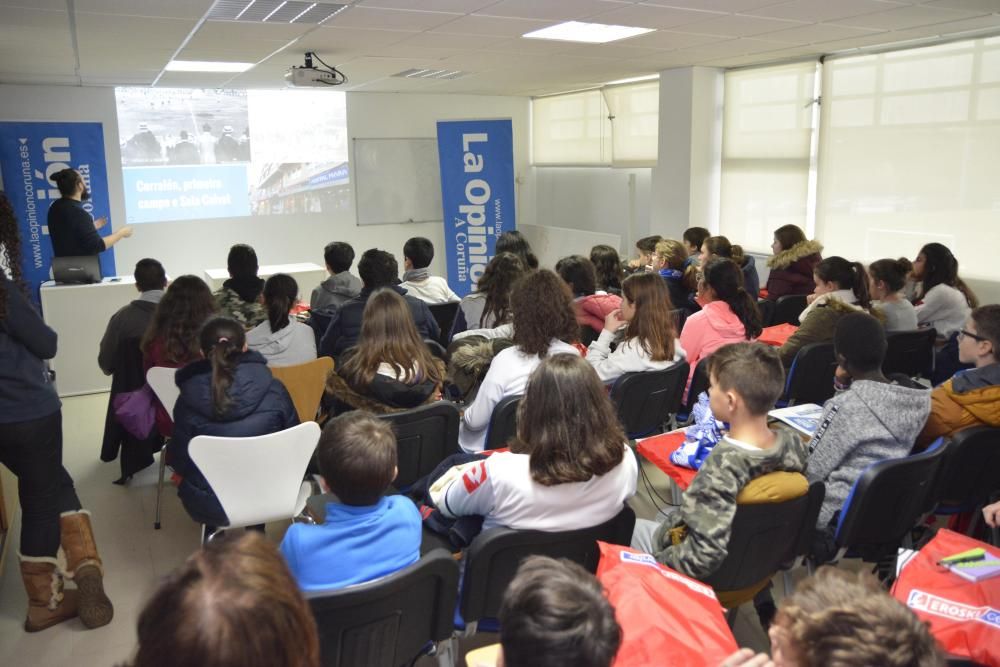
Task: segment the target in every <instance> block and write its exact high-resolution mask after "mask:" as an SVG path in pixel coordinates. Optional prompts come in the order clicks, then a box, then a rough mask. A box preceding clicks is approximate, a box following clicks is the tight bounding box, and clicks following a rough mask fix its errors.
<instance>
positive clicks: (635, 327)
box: [587, 273, 685, 382]
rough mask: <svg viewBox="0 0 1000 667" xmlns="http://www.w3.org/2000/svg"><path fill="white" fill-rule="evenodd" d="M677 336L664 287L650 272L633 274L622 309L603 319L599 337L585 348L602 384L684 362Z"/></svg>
mask: <svg viewBox="0 0 1000 667" xmlns="http://www.w3.org/2000/svg"><path fill="white" fill-rule="evenodd" d="M676 336H677V334H676V332H675V330H674V318H673V316H672V315H671V314H670V293H669V292H668V291H667V286H666V284H665V283H664V282H663V281H662V280H660V278H659V277H658V276H656V275H654V274H652V273H636V274H633V275H631V276H629V277H628V278H626V279H625V283H624V284H623V285H622V306H621V309H620V310H616V311H614V312H611V313H609V314H608V316H607V317H606V318H605V320H604V329H603V330H602V331H601V335H600V336H598V337H597V340H595V341H594V342H593V343H591V344H590V347H589V348H588V349H587V361H589V362H590V364H591V365H592V366H593V367H594V370H596V371H597V376H598V377H599V378H601V381H602V382H613V381H614V380H617V379H618V378H619V377H621V376H622V375H624V374H625V373H638V372H642V371H662V370H665V369H667V368H670V367H671V366H673V365H674V364H676V363H678V362H680V361H682V360H683V359H684V354H685V351H684V350H683V349H681V346H680V345H678V344H677V339H676ZM615 341H617V347H616V348H615V349H614V351H612V350H611V344H612V343H614V342H615Z"/></svg>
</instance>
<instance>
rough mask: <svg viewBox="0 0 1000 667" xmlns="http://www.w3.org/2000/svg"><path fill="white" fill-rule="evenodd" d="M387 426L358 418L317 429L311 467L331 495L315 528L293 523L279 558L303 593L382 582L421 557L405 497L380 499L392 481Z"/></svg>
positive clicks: (416, 524)
mask: <svg viewBox="0 0 1000 667" xmlns="http://www.w3.org/2000/svg"><path fill="white" fill-rule="evenodd" d="M396 456H397V454H396V436H394V435H393V433H392V425H391V424H389V423H388V422H385V421H382V420H380V419H377V418H375V417H374V416H372V415H371V414H369V413H367V412H362V411H355V412H350V413H348V414H344V415H340V416H339V417H335V418H334V419H331V420H330V421H329V422H327V424H326V426H324V427H323V434H322V435H321V436H320V439H319V444H318V445H317V446H316V461H317V463H318V464H319V472H320V475H322V478H323V484H324V486H325V490H329V492H330V493H332V494H333V496H335V498H332V499H331V500H332V502H328V503H327V504H326V518H325V519H324V521H323V523H321V524H319V525H315V526H312V525H309V524H305V523H293V524H292V525H291V526H289V528H288V531H287V532H286V533H285V538H284V539H283V540H282V541H281V553H282V554H284V556H285V560H286V561H288V567H289V568H290V569H291V571H292V576H294V577H295V580H296V581H297V582H298V584H299V588H301V589H302V590H304V591H320V590H329V589H333V588H343V587H344V586H351V585H353V584H360V583H364V582H366V581H371V580H372V579H378V578H379V577H384V576H386V575H387V574H392V573H393V572H396V571H397V570H401V569H403V568H404V567H406V566H408V565H412V564H413V563H416V562H417V560H418V559H419V558H420V537H421V521H420V512H419V511H417V506H416V505H414V504H413V502H412V501H411V500H410V499H409V498H407V497H406V496H399V495H393V496H387V495H385V493H386V491H387V490H388V489H389V486H390V485H391V484H392V481H393V480H394V479H396V473H397V472H398V470H397V468H396Z"/></svg>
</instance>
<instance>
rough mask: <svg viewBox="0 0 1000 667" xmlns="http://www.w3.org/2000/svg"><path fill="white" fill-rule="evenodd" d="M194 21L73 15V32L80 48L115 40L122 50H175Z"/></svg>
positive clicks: (101, 44)
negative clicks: (74, 19) (74, 24)
mask: <svg viewBox="0 0 1000 667" xmlns="http://www.w3.org/2000/svg"><path fill="white" fill-rule="evenodd" d="M196 23H197V21H195V20H192V19H166V18H143V17H138V16H113V15H111V14H85V13H78V14H77V15H76V33H77V39H78V41H79V43H80V49H81V51H82V50H83V49H84V48H85V47H87V46H93V47H95V48H102V47H103V46H104V45H105V44H106V43H107V42H109V41H112V42H115V43H116V44H117V45H118V46H120V47H121V48H122V50H128V49H136V50H140V49H144V48H150V49H176V48H177V47H178V46H180V44H181V42H182V41H183V40H184V38H185V37H187V36H188V34H189V33H190V32H191V30H192V29H193V28H194V26H195V25H196Z"/></svg>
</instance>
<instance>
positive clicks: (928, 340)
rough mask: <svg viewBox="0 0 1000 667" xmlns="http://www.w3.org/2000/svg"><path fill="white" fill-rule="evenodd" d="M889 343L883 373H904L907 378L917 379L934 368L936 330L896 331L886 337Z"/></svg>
mask: <svg viewBox="0 0 1000 667" xmlns="http://www.w3.org/2000/svg"><path fill="white" fill-rule="evenodd" d="M885 339H886V342H887V343H888V345H887V347H886V350H885V361H883V362H882V372H883V373H885V374H886V375H888V374H889V373H902V374H904V375H905V376H906V377H911V378H912V377H917V376H918V375H923V374H924V373H927V372H928V371H929V370H931V369H932V368H934V341H935V340H936V339H937V331H935V330H934V329H916V330H914V331H896V332H893V333H891V334H888V335H886V337H885Z"/></svg>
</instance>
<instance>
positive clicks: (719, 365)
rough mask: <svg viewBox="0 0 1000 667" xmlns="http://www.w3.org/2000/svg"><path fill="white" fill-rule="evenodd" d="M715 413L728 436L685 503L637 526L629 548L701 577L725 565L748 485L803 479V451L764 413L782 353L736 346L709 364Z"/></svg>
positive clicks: (774, 395) (780, 381) (778, 380)
mask: <svg viewBox="0 0 1000 667" xmlns="http://www.w3.org/2000/svg"><path fill="white" fill-rule="evenodd" d="M708 370H709V378H710V381H711V389H710V390H709V399H710V405H711V408H712V414H713V415H715V418H716V419H719V420H721V421H724V422H728V423H729V425H730V427H729V432H728V433H727V434H726V435H725V437H723V439H722V440H721V441H720V442H719V444H717V445H716V446H715V447H714V448H713V449H712V453H711V454H709V455H708V458H706V459H705V462H704V463H703V464H702V466H701V469H700V470H699V471H698V474H697V475H695V478H694V480H692V482H691V486H689V487H688V489H687V490H686V491H685V492H684V501H683V503H682V504H681V506H680V508H678V509H676V510H674V511H673V512H671V513H670V514H669V515H667V518H666V519H665V520H664V521H663V523H661V524H659V525H657V523H656V522H654V521H647V520H645V519H638V520H637V521H636V525H635V533H634V534H633V535H632V547H633V548H635V549H641V550H643V551H645V552H647V553H651V554H653V555H654V556H656V559H657V560H658V561H660V562H661V563H663V564H664V565H667V566H668V567H672V568H673V569H675V570H677V571H678V572H681V573H682V574H686V575H688V576H689V577H694V578H696V579H697V578H701V577H707V576H708V575H710V574H712V573H713V572H715V570H716V569H718V567H719V565H720V564H721V563H722V561H723V560H725V558H726V553H727V548H728V545H729V537H730V535H731V531H732V522H733V515H734V514H735V513H736V496H738V495H739V493H740V490H741V489H742V488H743V487H744V486H746V484H747V483H748V482H750V481H751V480H753V479H755V478H757V477H760V476H762V475H766V474H768V473H771V472H775V471H779V470H783V471H787V472H803V471H804V470H805V467H806V447H805V445H804V444H803V443H802V440H801V439H799V437H798V436H797V435H795V434H794V433H791V432H790V431H788V430H785V429H782V430H780V431H772V430H770V429H769V428H768V427H767V412H768V410H770V409H771V408H772V407H774V402H775V401H776V400H778V397H779V396H780V395H781V391H782V389H784V386H785V382H784V380H785V373H784V371H783V369H782V368H781V361H780V360H779V359H778V355H777V353H776V352H775V351H774V349H773V348H770V347H768V346H766V345H763V344H761V343H734V344H732V345H726V346H724V347H720V348H719V349H718V350H716V351H715V352H714V353H713V354H712V356H711V357H709V366H708Z"/></svg>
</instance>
